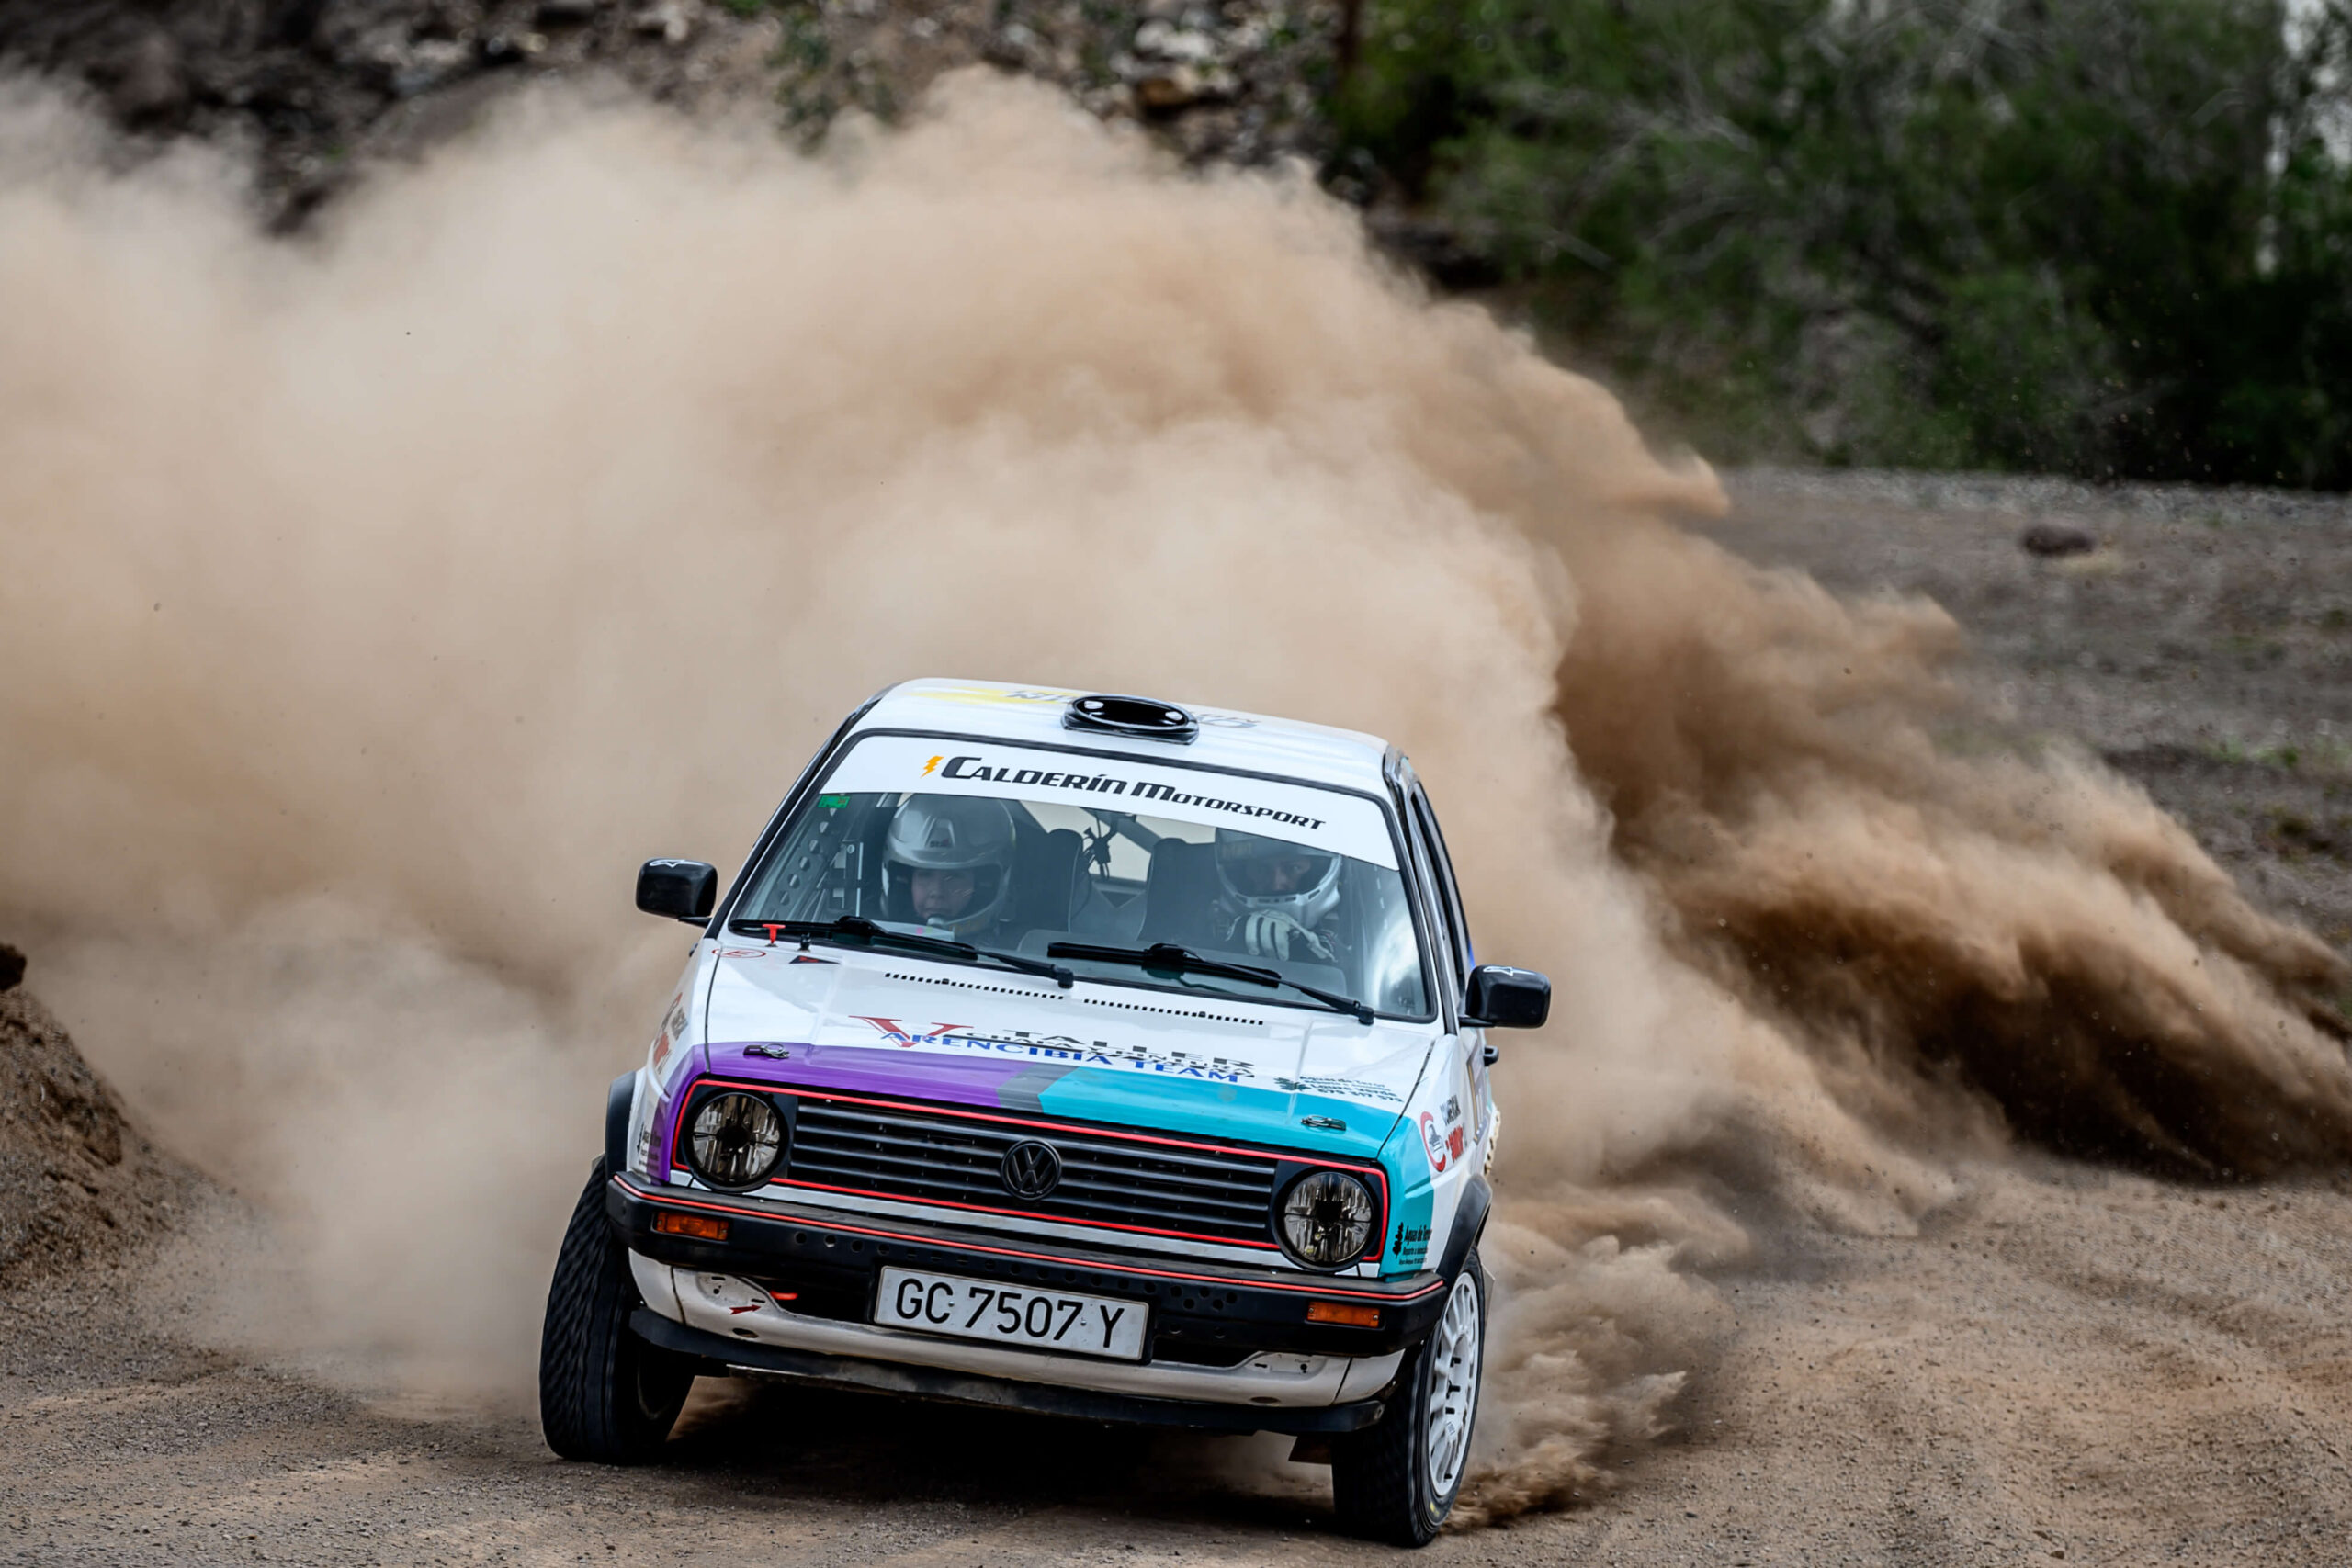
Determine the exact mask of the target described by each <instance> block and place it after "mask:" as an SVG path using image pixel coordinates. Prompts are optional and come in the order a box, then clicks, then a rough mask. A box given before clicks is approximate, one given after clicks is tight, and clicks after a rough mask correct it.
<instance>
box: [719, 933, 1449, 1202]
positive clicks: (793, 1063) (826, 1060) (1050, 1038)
mask: <svg viewBox="0 0 2352 1568" xmlns="http://www.w3.org/2000/svg"><path fill="white" fill-rule="evenodd" d="M702 1037H703V1040H704V1042H705V1044H704V1045H703V1047H702V1050H703V1053H704V1056H703V1061H702V1063H701V1065H702V1066H704V1067H706V1068H707V1070H709V1071H712V1072H716V1073H720V1074H724V1075H725V1076H727V1077H740V1078H743V1079H748V1080H751V1081H755V1082H761V1083H770V1084H775V1085H776V1086H778V1087H779V1088H783V1087H797V1088H805V1089H834V1090H840V1091H844V1092H849V1093H856V1094H873V1095H886V1096H903V1097H905V1098H907V1099H910V1100H933V1101H945V1102H949V1103H956V1104H964V1105H971V1106H978V1107H982V1108H986V1109H989V1110H1006V1111H1027V1112H1029V1113H1032V1114H1036V1113H1040V1112H1042V1113H1045V1114H1048V1115H1055V1116H1064V1117H1069V1118H1071V1119H1073V1120H1080V1121H1089V1122H1108V1123H1111V1124H1113V1125H1117V1126H1128V1127H1136V1128H1148V1129H1152V1130H1154V1131H1161V1132H1178V1133H1188V1134H1213V1135H1217V1136H1223V1137H1228V1138H1238V1139H1246V1140H1249V1141H1250V1142H1253V1143H1261V1144H1271V1145H1277V1146H1281V1147H1287V1148H1295V1149H1300V1150H1306V1151H1315V1152H1320V1153H1326V1154H1331V1155H1349V1156H1356V1157H1359V1158H1367V1159H1369V1158H1374V1157H1376V1156H1377V1155H1378V1153H1379V1150H1380V1147H1381V1145H1382V1144H1383V1143H1384V1142H1385V1140H1386V1138H1387V1136H1388V1134H1389V1132H1390V1131H1391V1129H1392V1128H1394V1126H1395V1125H1396V1122H1397V1117H1398V1116H1399V1114H1401V1113H1402V1111H1403V1109H1404V1106H1405V1102H1406V1100H1407V1099H1408V1098H1409V1097H1410V1095H1411V1094H1412V1091H1413V1086H1414V1084H1415V1082H1416V1081H1417V1080H1418V1079H1419V1077H1420V1073H1421V1067H1422V1064H1423V1062H1424V1060H1425V1059H1426V1057H1427V1055H1428V1054H1429V1050H1430V1043H1431V1040H1432V1032H1431V1031H1430V1028H1429V1026H1427V1025H1421V1026H1419V1027H1415V1026H1412V1025H1406V1024H1393V1023H1388V1022H1385V1021H1383V1022H1375V1023H1374V1024H1372V1025H1370V1026H1366V1025H1363V1024H1360V1023H1358V1022H1356V1021H1354V1020H1353V1019H1351V1018H1348V1017H1345V1016H1342V1015H1340V1014H1338V1013H1329V1012H1322V1011H1310V1010H1306V1009H1297V1008H1288V1007H1272V1008H1270V1007H1264V1006H1260V1005H1253V1004H1251V1003H1250V1002H1248V1001H1238V1002H1228V1000H1227V998H1220V997H1210V996H1202V997H1186V996H1178V995H1175V994H1173V993H1170V992H1167V991H1159V990H1148V989H1145V988H1142V987H1115V986H1101V985H1093V984H1090V983H1088V982H1085V981H1080V983H1079V985H1078V986H1076V987H1073V988H1072V989H1070V990H1067V991H1065V990H1062V989H1060V988H1059V987H1057V986H1055V985H1054V983H1053V982H1052V981H1051V980H1047V979H1042V978H1039V979H1033V978H1031V977H1029V976H1023V975H1017V974H1012V973H1009V972H1006V971H1002V970H996V969H989V968H985V967H980V966H977V965H976V966H966V965H962V964H955V965H946V964H931V963H926V962H924V961H922V960H920V959H909V958H902V957H899V956H897V955H895V954H890V953H865V952H861V951H852V950H843V949H840V948H826V947H818V946H812V947H810V948H809V949H808V950H807V951H806V952H803V951H802V950H800V949H799V948H798V947H797V946H794V945H792V944H790V943H785V944H781V945H778V946H773V947H766V946H728V947H722V948H721V949H720V950H719V952H718V954H717V962H716V964H715V965H714V969H713V973H712V976H711V986H710V990H709V993H708V999H707V1004H706V1010H705V1015H704V1027H703V1030H702ZM1310 1118H1311V1119H1313V1120H1315V1121H1317V1122H1329V1123H1336V1124H1337V1125H1331V1126H1309V1125H1306V1122H1307V1121H1308V1119H1310Z"/></svg>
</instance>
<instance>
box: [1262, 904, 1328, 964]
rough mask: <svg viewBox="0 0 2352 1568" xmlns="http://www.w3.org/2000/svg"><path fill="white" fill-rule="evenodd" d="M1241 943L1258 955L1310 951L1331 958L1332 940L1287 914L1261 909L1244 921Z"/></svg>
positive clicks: (1289, 955) (1295, 954)
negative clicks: (1326, 938) (1324, 937)
mask: <svg viewBox="0 0 2352 1568" xmlns="http://www.w3.org/2000/svg"><path fill="white" fill-rule="evenodd" d="M1241 942H1242V945H1243V946H1245V947H1246V948H1248V949H1249V951H1250V954H1251V955H1252V956H1253V957H1258V958H1284V959H1287V958H1298V957H1305V956H1307V955H1309V954H1311V955H1313V956H1314V957H1317V958H1319V959H1321V960H1322V961H1323V962H1324V963H1326V964H1329V963H1330V962H1331V957H1332V954H1331V944H1330V943H1329V942H1327V941H1325V940H1324V939H1323V938H1322V937H1320V936H1318V935H1317V934H1316V933H1315V932H1313V931H1309V930H1307V929H1306V927H1305V926H1303V925H1300V924H1299V923H1298V922H1297V921H1296V920H1295V919H1291V917H1289V916H1288V915H1284V914H1281V913H1278V912H1276V911H1273V910H1261V911H1260V912H1258V913H1257V914H1254V915H1251V916H1250V918H1249V919H1246V920H1244V921H1242V922H1241Z"/></svg>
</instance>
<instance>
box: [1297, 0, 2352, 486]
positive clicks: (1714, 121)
mask: <svg viewBox="0 0 2352 1568" xmlns="http://www.w3.org/2000/svg"><path fill="white" fill-rule="evenodd" d="M1368 5H1369V8H1368V10H1367V12H1366V17H1365V22H1364V26H1363V48H1362V52H1361V54H1360V57H1359V60H1358V62H1357V64H1356V67H1355V69H1354V70H1353V71H1352V72H1351V74H1350V75H1349V77H1348V78H1347V80H1346V81H1345V82H1344V83H1343V84H1342V85H1341V86H1340V89H1339V92H1338V95H1337V98H1336V102H1335V115H1336V118H1337V119H1338V121H1339V124H1340V130H1341V133H1342V136H1343V137H1344V139H1345V141H1346V142H1347V144H1348V149H1349V150H1348V152H1346V153H1344V154H1343V156H1344V157H1346V158H1348V159H1349V160H1350V161H1351V164H1352V165H1353V166H1357V167H1361V166H1362V165H1363V164H1371V165H1373V166H1374V167H1375V168H1377V169H1378V170H1379V171H1380V172H1381V173H1382V175H1385V178H1386V179H1387V181H1388V182H1389V183H1390V185H1391V186H1393V188H1394V189H1395V190H1396V191H1397V192H1399V193H1400V194H1401V195H1402V196H1403V197H1404V198H1405V199H1406V200H1407V201H1408V202H1409V203H1411V204H1413V205H1416V206H1418V207H1419V208H1422V209H1426V210H1427V211H1429V212H1430V213H1433V214H1434V215H1436V216H1437V217H1439V218H1441V219H1442V220H1443V221H1444V223H1445V224H1446V226H1447V227H1448V228H1449V229H1450V230H1451V231H1452V232H1453V234H1454V235H1455V236H1457V237H1458V239H1459V241H1460V242H1461V243H1462V244H1464V245H1465V246H1466V247H1468V249H1469V250H1470V252H1471V253H1472V254H1475V255H1476V256H1477V257H1479V258H1481V259H1482V261H1483V263H1484V264H1485V265H1486V266H1487V268H1489V269H1490V270H1491V274H1492V276H1494V277H1495V278H1496V279H1497V280H1498V282H1500V283H1501V284H1503V285H1504V286H1506V288H1508V289H1509V291H1510V295H1511V296H1512V297H1513V298H1515V299H1519V300H1521V301H1523V302H1524V305H1525V307H1526V309H1527V310H1528V311H1529V313H1530V315H1531V317H1532V319H1533V320H1534V321H1535V322H1536V323H1537V324H1538V325H1539V327H1540V328H1542V329H1543V330H1544V331H1545V332H1547V333H1553V334H1556V335H1558V336H1559V337H1560V338H1561V339H1562V340H1563V341H1564V342H1566V344H1567V345H1568V352H1569V354H1570V356H1571V357H1572V358H1582V359H1583V360H1585V361H1586V362H1587V363H1589V364H1591V365H1592V366H1594V367H1596V368H1598V369H1600V371H1601V372H1602V373H1603V374H1605V375H1606V376H1608V377H1609V378H1611V379H1612V380H1613V381H1615V382H1616V383H1617V384H1618V385H1620V386H1621V387H1623V389H1626V390H1627V392H1628V394H1629V395H1630V396H1631V397H1633V398H1634V400H1635V401H1636V403H1637V404H1639V405H1643V406H1644V407H1645V409H1646V410H1647V411H1648V412H1651V413H1653V414H1654V415H1656V414H1658V413H1668V414H1671V415H1672V416H1674V417H1675V418H1676V419H1678V420H1679V423H1680V425H1681V427H1682V428H1683V430H1684V431H1685V433H1687V434H1692V435H1694V436H1696V437H1698V438H1700V439H1702V441H1704V442H1706V443H1707V444H1709V445H1710V446H1713V448H1714V449H1716V450H1719V451H1723V452H1724V453H1725V455H1727V456H1732V457H1742V456H1763V455H1773V454H1778V453H1794V452H1800V451H1804V452H1810V453H1813V454H1815V455H1817V456H1821V457H1827V458H1830V459H1832V460H1843V461H1855V462H1909V463H1933V464H1939V465H1943V464H1973V465H1984V466H1990V467H2003V468H2058V469H2068V470H2073V471H2075V472H2078V473H2084V474H2089V475H2093V476H2104V475H2109V474H2115V475H2131V476H2142V477H2161V478H2196V479H2229V480H2246V481H2253V482H2264V483H2272V482H2282V481H2283V482H2287V483H2291V484H2303V485H2322V486H2330V487H2344V486H2346V485H2352V175H2347V171H2346V164H2345V163H2344V161H2343V159H2342V158H2341V157H2339V156H2337V155H2335V154H2334V153H2331V152H2330V151H2329V147H2328V137H2329V136H2330V135H2335V137H2337V138H2338V140H2339V141H2341V140H2342V139H2343V138H2344V137H2345V136H2346V134H2347V128H2352V111H2348V110H2347V104H2346V91H2345V85H2344V84H2345V83H2346V73H2347V51H2346V41H2347V39H2352V0H2324V5H2323V6H2320V7H2319V8H2317V9H2315V10H2313V9H2311V8H2299V9H2300V10H2301V14H2300V15H2299V17H2298V18H2297V22H2296V25H2295V27H2294V28H2293V31H2292V35H2291V36H2290V31H2289V28H2288V26H2287V17H2286V15H2285V12H2284V10H2283V8H2282V6H2280V5H2278V4H2276V3H2274V0H2255V3H2248V0H1368ZM2338 151H2339V152H2340V151H2341V148H2339V150H2338Z"/></svg>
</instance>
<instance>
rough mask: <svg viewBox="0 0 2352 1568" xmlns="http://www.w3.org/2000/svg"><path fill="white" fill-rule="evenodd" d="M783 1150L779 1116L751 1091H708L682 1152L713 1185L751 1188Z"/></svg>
mask: <svg viewBox="0 0 2352 1568" xmlns="http://www.w3.org/2000/svg"><path fill="white" fill-rule="evenodd" d="M783 1152H784V1118H783V1117H781V1116H779V1115H777V1114H776V1113H775V1106H773V1105H770V1104H769V1103H768V1102H767V1101H766V1100H763V1099H761V1098H760V1097H759V1096H758V1095H756V1094H733V1093H729V1094H714V1095H712V1096H711V1097H710V1098H709V1099H708V1100H704V1101H703V1102H702V1109H701V1110H699V1111H695V1124H694V1127H693V1129H692V1130H691V1131H690V1132H689V1133H688V1134H687V1136H686V1157H687V1161H688V1163H690V1164H691V1165H693V1167H694V1168H695V1174H696V1175H698V1176H700V1177H701V1178H702V1179H704V1180H705V1181H707V1182H709V1183H710V1184H711V1185H712V1186H713V1187H757V1186H758V1185H759V1184H760V1183H761V1182H763V1181H765V1180H766V1179H768V1172H770V1171H772V1170H774V1169H775V1162H776V1156H778V1155H780V1154H782V1153H783Z"/></svg>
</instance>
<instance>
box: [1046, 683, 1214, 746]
mask: <svg viewBox="0 0 2352 1568" xmlns="http://www.w3.org/2000/svg"><path fill="white" fill-rule="evenodd" d="M1062 728H1065V729H1098V730H1101V731H1103V733H1105V734H1108V735H1131V736H1133V737H1135V738H1136V739H1138V740H1173V741H1175V742H1176V743H1177V744H1178V745H1180V746H1189V745H1191V744H1192V743H1193V741H1195V740H1197V739H1200V735H1201V721H1200V720H1199V719H1196V718H1194V717H1193V716H1192V715H1191V714H1189V713H1186V712H1185V711H1184V710H1183V709H1182V708H1180V707H1178V706H1177V705H1175V704H1174V703H1163V702H1160V701H1159V700H1158V699H1157V698H1154V697H1114V696H1108V695H1096V696H1089V697H1073V698H1071V699H1070V704H1069V706H1068V707H1066V708H1064V709H1063V710H1062Z"/></svg>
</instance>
